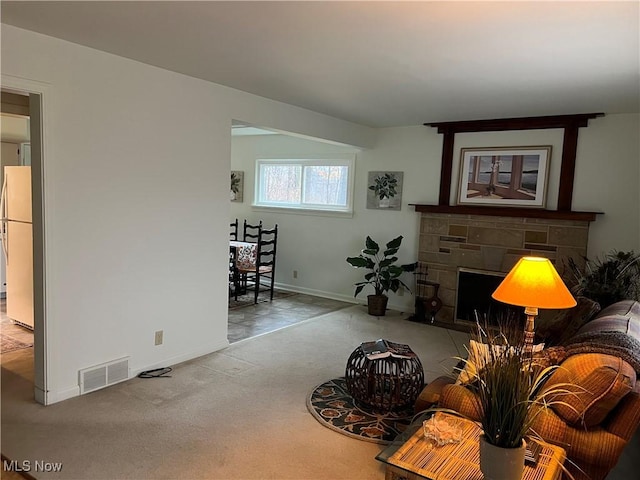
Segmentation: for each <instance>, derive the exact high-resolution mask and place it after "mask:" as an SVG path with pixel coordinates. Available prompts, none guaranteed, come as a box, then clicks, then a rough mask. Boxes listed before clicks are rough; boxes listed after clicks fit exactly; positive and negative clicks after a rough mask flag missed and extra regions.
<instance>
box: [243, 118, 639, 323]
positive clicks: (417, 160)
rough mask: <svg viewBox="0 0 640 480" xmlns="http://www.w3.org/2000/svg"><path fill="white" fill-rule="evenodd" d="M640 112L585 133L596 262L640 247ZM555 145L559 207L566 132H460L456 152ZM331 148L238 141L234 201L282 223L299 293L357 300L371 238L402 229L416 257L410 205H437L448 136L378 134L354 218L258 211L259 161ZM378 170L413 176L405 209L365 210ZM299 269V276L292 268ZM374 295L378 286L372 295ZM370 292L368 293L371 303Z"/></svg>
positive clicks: (553, 191) (586, 199) (580, 180)
mask: <svg viewBox="0 0 640 480" xmlns="http://www.w3.org/2000/svg"><path fill="white" fill-rule="evenodd" d="M638 119H639V116H638V115H607V116H605V117H602V118H597V119H594V120H591V121H590V122H589V126H588V127H586V128H582V129H580V134H579V140H578V153H577V157H578V158H577V162H576V163H577V165H576V175H575V186H574V195H573V208H574V210H582V211H601V212H604V215H598V218H597V220H596V221H595V222H594V223H592V224H591V234H590V242H589V250H588V255H589V257H590V258H595V257H596V256H598V255H601V254H603V253H605V252H607V251H609V250H611V249H618V250H631V249H633V250H636V251H640V222H639V218H640V202H638V188H637V180H638V177H639V175H640V152H639V151H638V148H639V147H638V145H639V138H638V131H639V125H638ZM501 145H504V146H517V145H552V158H551V164H550V172H549V182H548V195H547V197H548V198H547V205H548V208H551V209H555V208H556V206H557V199H558V188H559V181H558V179H559V175H560V159H561V152H562V131H561V130H555V129H554V130H532V131H519V132H496V133H488V134H482V133H469V134H461V135H457V136H456V146H455V148H456V151H455V154H454V158H455V159H458V158H459V149H460V148H461V147H470V146H474V147H482V146H501ZM327 149H328V147H327V146H326V145H323V144H320V143H317V142H306V143H304V144H303V143H301V142H300V141H299V140H294V139H290V138H287V137H280V138H279V139H276V138H272V137H260V136H256V137H234V139H233V146H232V169H233V170H244V171H245V197H244V203H242V204H239V203H233V204H232V209H231V218H232V219H233V218H236V217H238V218H240V221H242V219H243V218H248V219H251V220H257V219H263V220H264V221H265V222H267V223H276V222H277V223H278V224H279V225H280V226H281V228H282V235H281V239H280V242H281V244H282V246H283V248H281V249H280V251H279V253H278V268H277V275H276V279H277V282H278V283H280V284H282V285H289V286H292V288H294V289H297V290H300V291H307V290H308V291H310V292H313V293H319V294H322V295H326V296H330V297H334V298H340V299H344V300H350V299H352V298H353V283H354V282H355V281H359V280H360V279H361V276H362V271H359V270H354V269H352V268H351V267H350V266H349V265H348V264H347V263H346V261H345V258H346V257H347V256H350V255H356V254H357V253H358V252H359V250H360V249H361V248H362V246H363V241H364V238H365V237H366V235H371V236H372V237H373V238H374V239H375V240H378V241H380V242H386V241H388V240H390V239H392V238H394V237H395V236H396V235H403V236H404V237H405V240H404V241H403V247H402V250H401V252H400V254H401V256H402V257H401V260H402V261H403V262H404V261H406V262H409V261H413V260H415V257H416V252H417V241H418V228H419V215H418V214H417V213H415V212H414V210H413V207H411V206H409V205H408V204H409V203H425V204H436V203H437V201H438V194H439V185H440V160H441V154H442V136H441V135H439V134H437V131H436V130H435V129H433V128H429V127H423V126H419V127H404V128H387V129H380V130H378V137H377V142H376V146H375V148H373V149H369V150H363V151H362V152H360V153H359V154H358V156H357V162H356V191H355V205H354V208H355V213H354V216H353V218H349V219H345V218H332V217H315V216H309V217H305V216H301V215H289V214H284V213H281V214H273V213H265V212H262V211H256V210H254V209H252V208H251V206H250V204H251V202H252V200H253V182H254V173H253V170H254V165H255V158H257V157H258V156H259V155H260V154H263V155H267V154H269V155H274V154H278V153H282V154H288V153H291V154H295V153H299V152H303V153H309V154H311V153H322V152H325V151H327ZM374 170H397V171H403V172H404V190H403V198H402V210H401V211H399V212H398V211H384V210H368V209H366V193H367V173H368V172H369V171H374ZM457 170H458V169H457V162H456V168H454V175H453V178H454V180H453V186H452V201H453V202H455V194H456V192H457V188H458V177H457V174H458V173H457ZM294 269H295V270H298V272H299V274H298V279H297V280H294V279H293V278H292V275H291V273H292V270H294ZM369 293H371V292H369ZM365 294H366V291H365V292H363V294H361V297H362V299H360V300H361V301H364V300H365V298H366V297H365ZM390 305H391V306H392V307H394V308H400V309H406V310H407V311H411V310H412V308H413V307H412V305H413V300H412V297H411V296H404V297H397V296H394V295H391V296H390Z"/></svg>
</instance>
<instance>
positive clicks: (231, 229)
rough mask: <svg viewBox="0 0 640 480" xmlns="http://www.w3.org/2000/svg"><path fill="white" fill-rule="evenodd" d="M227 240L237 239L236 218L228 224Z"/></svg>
mask: <svg viewBox="0 0 640 480" xmlns="http://www.w3.org/2000/svg"><path fill="white" fill-rule="evenodd" d="M229 240H238V219H237V218H236V221H235V222H231V223H230V224H229Z"/></svg>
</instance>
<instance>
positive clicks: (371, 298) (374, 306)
mask: <svg viewBox="0 0 640 480" xmlns="http://www.w3.org/2000/svg"><path fill="white" fill-rule="evenodd" d="M388 301H389V297H387V296H386V295H367V307H368V309H369V315H375V316H376V317H384V314H385V312H386V311H387V302H388Z"/></svg>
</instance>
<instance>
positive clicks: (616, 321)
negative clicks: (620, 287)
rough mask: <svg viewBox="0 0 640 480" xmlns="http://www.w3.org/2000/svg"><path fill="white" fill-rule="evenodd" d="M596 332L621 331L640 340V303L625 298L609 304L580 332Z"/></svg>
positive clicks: (579, 332)
mask: <svg viewBox="0 0 640 480" xmlns="http://www.w3.org/2000/svg"><path fill="white" fill-rule="evenodd" d="M595 332H619V333H624V334H626V335H629V336H631V337H633V338H635V339H636V340H638V341H640V303H638V302H636V301H635V300H623V301H621V302H617V303H614V304H613V305H609V306H608V307H607V308H605V309H604V310H602V311H601V312H600V313H598V314H597V315H596V316H595V318H594V319H593V320H592V321H591V322H589V323H587V324H585V325H583V326H582V327H581V328H580V330H578V332H577V333H578V334H587V333H595Z"/></svg>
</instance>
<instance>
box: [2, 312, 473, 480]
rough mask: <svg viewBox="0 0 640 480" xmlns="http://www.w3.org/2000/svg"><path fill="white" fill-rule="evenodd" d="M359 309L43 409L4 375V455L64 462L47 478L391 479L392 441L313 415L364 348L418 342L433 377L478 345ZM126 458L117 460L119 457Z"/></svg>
mask: <svg viewBox="0 0 640 480" xmlns="http://www.w3.org/2000/svg"><path fill="white" fill-rule="evenodd" d="M405 318H406V315H404V314H402V315H401V314H400V313H398V312H389V313H388V314H387V316H386V317H381V318H377V317H371V316H369V315H367V313H366V307H365V306H360V305H356V306H351V307H348V308H343V309H341V310H337V311H335V312H331V313H328V314H325V315H321V316H319V317H316V318H313V319H310V320H307V321H303V322H300V323H296V324H293V325H291V326H289V327H286V328H281V329H280V330H277V331H274V332H271V333H268V334H263V335H260V336H258V337H254V338H249V339H246V340H244V341H241V342H237V343H234V344H232V345H231V346H229V347H227V348H226V349H224V350H221V351H219V352H216V353H212V354H209V355H205V356H203V357H199V358H197V359H194V360H191V361H188V362H184V363H181V364H177V365H173V371H172V372H171V378H155V379H141V378H132V379H130V380H128V381H126V382H123V383H120V384H117V385H114V386H112V387H109V388H106V389H103V390H99V391H96V392H93V393H90V394H88V395H82V396H80V397H75V398H71V399H69V400H65V401H63V402H59V403H56V404H53V405H49V406H47V407H44V406H42V405H39V404H37V403H35V402H34V400H33V384H32V383H31V382H29V381H28V380H27V379H24V378H22V377H21V376H20V375H18V374H14V373H13V372H12V371H10V370H9V369H8V368H5V365H4V364H3V368H2V390H1V394H2V453H3V454H5V455H6V456H7V457H8V458H10V459H12V460H16V461H23V460H30V461H32V462H34V461H35V460H45V461H48V462H62V464H63V469H62V472H60V473H54V472H42V473H39V474H38V475H37V478H38V479H39V480H47V479H64V480H76V479H77V480H94V479H95V480H101V479H104V480H115V479H118V480H127V479H136V480H146V479H149V480H152V479H153V480H156V479H187V480H192V479H193V480H196V479H202V480H205V479H206V480H219V479H220V480H222V479H225V480H226V479H228V480H251V479H273V480H275V479H278V480H280V479H282V480H289V479H296V480H304V479H314V480H340V479H344V480H347V479H348V480H376V479H379V480H382V479H383V478H384V465H382V464H381V463H380V462H378V461H376V460H375V456H376V455H377V454H378V453H380V451H381V450H382V447H383V446H382V445H377V444H375V443H372V442H363V441H360V440H356V439H353V438H350V437H347V436H346V435H341V434H339V433H336V432H334V431H332V430H330V429H328V428H325V427H324V426H322V425H320V423H318V421H317V420H316V419H315V418H313V416H312V415H311V414H310V413H309V411H308V410H307V407H306V401H307V397H308V395H309V392H310V391H311V389H313V388H314V387H315V386H316V385H319V384H320V383H322V382H324V381H326V380H327V379H330V378H336V377H338V376H340V375H342V374H343V373H344V368H345V365H346V361H347V359H348V357H349V355H350V354H351V352H352V351H353V350H354V348H356V347H357V346H358V345H360V343H361V342H363V341H368V340H375V339H377V338H387V339H390V340H392V341H397V342H399V343H407V344H409V345H411V347H412V349H413V350H414V351H415V352H416V353H417V354H418V355H420V357H421V361H422V363H423V365H424V367H425V380H427V381H430V380H431V379H433V378H434V377H436V376H438V375H440V374H442V373H443V372H446V371H450V370H451V368H452V367H453V365H454V364H455V361H454V360H453V357H454V356H456V355H459V352H460V351H461V349H462V345H463V344H464V343H465V341H468V337H467V336H466V335H464V334H460V333H459V332H452V331H449V330H444V329H441V328H438V327H433V326H428V325H421V324H416V323H413V322H408V321H406V320H405ZM114 459H117V461H114Z"/></svg>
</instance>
